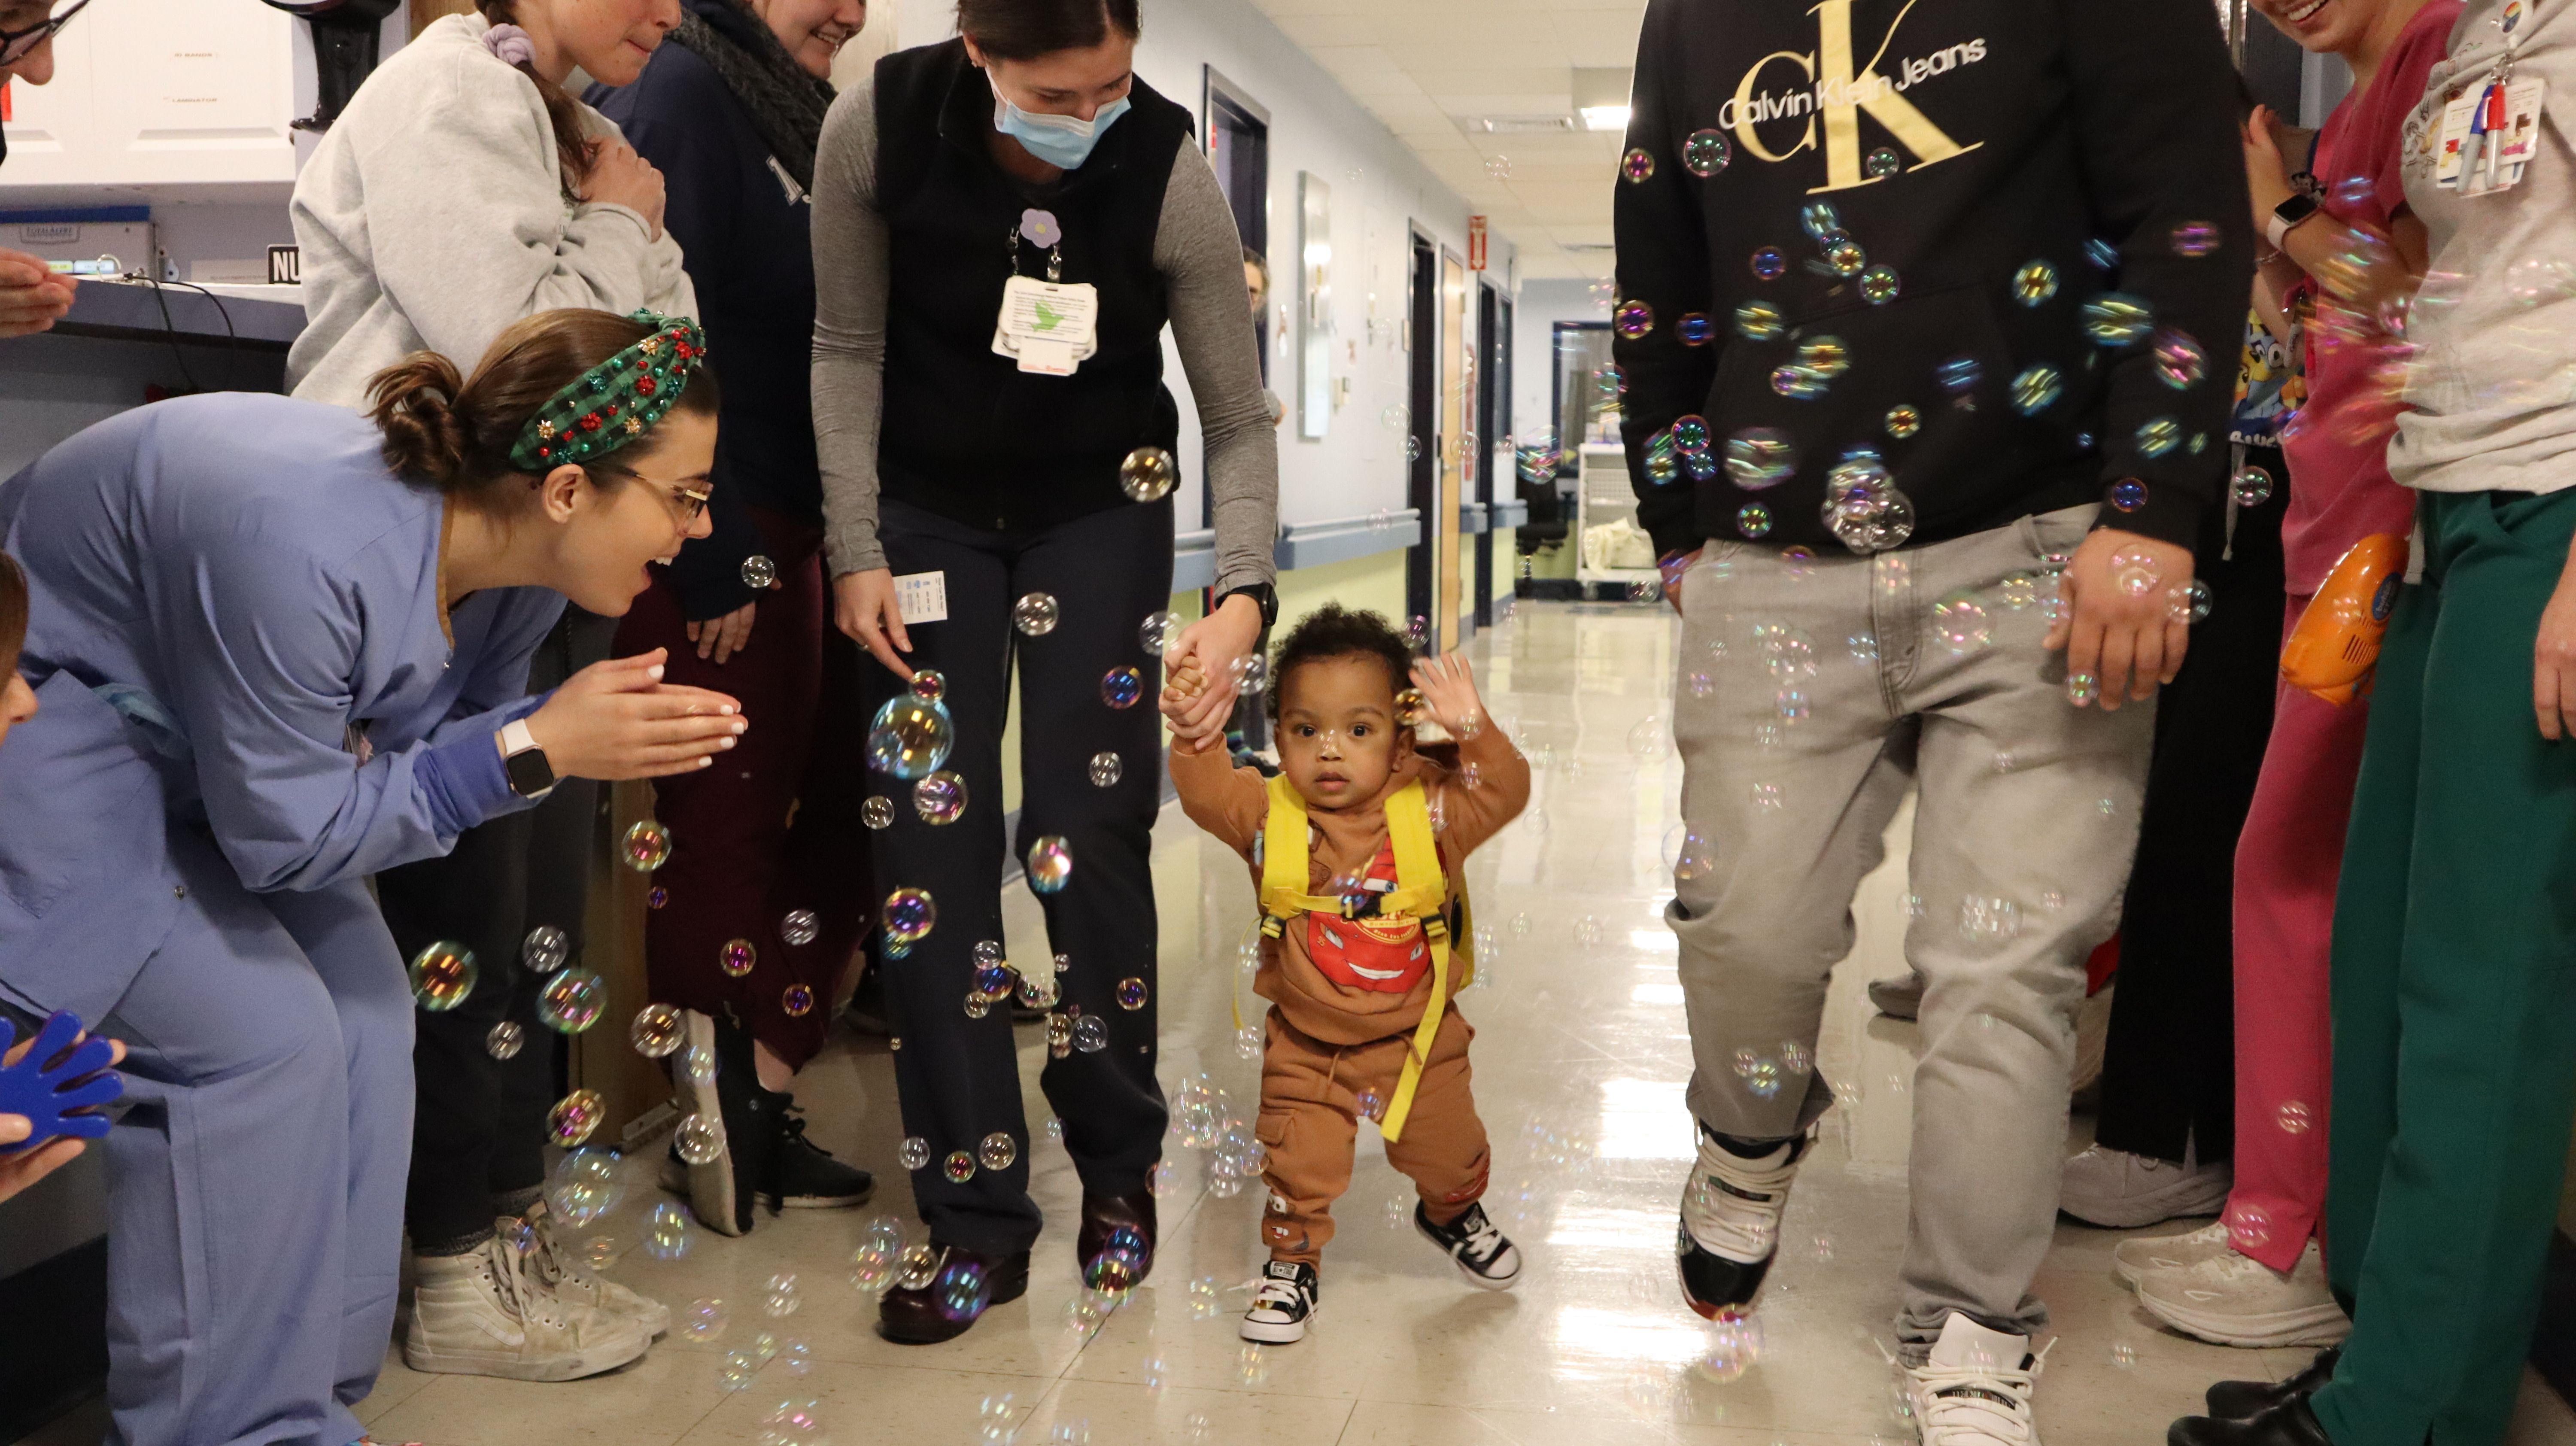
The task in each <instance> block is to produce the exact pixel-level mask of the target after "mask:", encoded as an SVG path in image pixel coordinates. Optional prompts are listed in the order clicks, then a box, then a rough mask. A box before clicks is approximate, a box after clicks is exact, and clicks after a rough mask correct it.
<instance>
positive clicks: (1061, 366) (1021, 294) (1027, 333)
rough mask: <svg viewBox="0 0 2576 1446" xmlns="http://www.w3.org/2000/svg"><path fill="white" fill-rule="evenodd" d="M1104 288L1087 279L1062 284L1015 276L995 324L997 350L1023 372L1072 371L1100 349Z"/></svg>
mask: <svg viewBox="0 0 2576 1446" xmlns="http://www.w3.org/2000/svg"><path fill="white" fill-rule="evenodd" d="M1099 338H1100V291H1099V289H1098V288H1097V287H1094V286H1093V285H1091V283H1089V282H1087V281H1076V282H1067V283H1058V282H1052V281H1040V280H1038V279H1037V278H1036V277H1034V276H1014V277H1012V278H1011V279H1010V280H1009V281H1006V282H1004V283H1003V284H1002V315H1001V318H1000V319H999V320H998V321H996V322H995V323H994V326H993V350H994V351H995V352H996V353H998V354H1000V355H1002V356H1006V357H1013V358H1016V359H1017V360H1018V361H1019V364H1020V370H1022V371H1024V372H1037V373H1040V374H1043V375H1046V376H1056V377H1066V376H1071V375H1073V370H1074V368H1075V367H1077V366H1080V365H1081V364H1082V360H1083V358H1085V357H1088V356H1090V355H1091V354H1092V353H1093V352H1095V351H1098V350H1099V349H1100V339H1099Z"/></svg>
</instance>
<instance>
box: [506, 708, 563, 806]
mask: <svg viewBox="0 0 2576 1446" xmlns="http://www.w3.org/2000/svg"><path fill="white" fill-rule="evenodd" d="M501 770H502V771H503V772H504V773H506V774H508V775H509V778H510V791H511V792H512V793H515V794H517V795H518V796H520V797H521V798H543V797H545V796H546V793H547V791H548V790H550V789H552V788H553V787H554V786H555V768H554V765H553V764H551V763H548V762H547V761H546V750H544V749H542V748H539V747H538V746H537V740H536V737H535V735H533V734H531V733H530V732H528V720H527V719H525V718H513V719H511V720H510V721H509V722H507V723H504V724H502V725H501Z"/></svg>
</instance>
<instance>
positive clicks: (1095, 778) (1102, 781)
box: [1091, 751, 1127, 788]
mask: <svg viewBox="0 0 2576 1446" xmlns="http://www.w3.org/2000/svg"><path fill="white" fill-rule="evenodd" d="M1126 771H1127V766H1126V765H1125V764H1123V763H1121V762H1119V761H1118V755H1117V754H1115V753H1110V752H1107V751H1103V752H1099V753H1095V754H1093V755H1091V786H1092V787H1094V788H1113V787H1115V786H1117V783H1118V780H1119V778H1120V777H1121V776H1123V775H1124V774H1125V773H1126Z"/></svg>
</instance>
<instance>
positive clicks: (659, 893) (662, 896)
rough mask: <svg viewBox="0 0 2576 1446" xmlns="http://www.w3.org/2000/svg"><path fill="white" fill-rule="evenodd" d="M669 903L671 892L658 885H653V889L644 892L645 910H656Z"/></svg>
mask: <svg viewBox="0 0 2576 1446" xmlns="http://www.w3.org/2000/svg"><path fill="white" fill-rule="evenodd" d="M669 902H671V891H670V890H669V889H666V888H663V887H662V886H661V885H659V884H655V885H654V886H653V887H651V888H649V889H646V890H645V891H644V907H645V908H648V909H658V908H660V907H662V906H663V905H664V904H667V903H669Z"/></svg>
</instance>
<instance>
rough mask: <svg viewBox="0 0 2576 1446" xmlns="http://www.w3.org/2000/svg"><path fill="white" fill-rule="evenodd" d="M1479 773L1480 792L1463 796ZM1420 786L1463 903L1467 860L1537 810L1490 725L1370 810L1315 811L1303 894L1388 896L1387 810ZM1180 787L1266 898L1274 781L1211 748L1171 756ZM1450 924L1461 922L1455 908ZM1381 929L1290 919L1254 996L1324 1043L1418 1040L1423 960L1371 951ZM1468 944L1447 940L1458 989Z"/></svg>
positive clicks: (1388, 790) (1395, 781)
mask: <svg viewBox="0 0 2576 1446" xmlns="http://www.w3.org/2000/svg"><path fill="white" fill-rule="evenodd" d="M1471 767H1472V768H1473V769H1474V770H1475V772H1474V774H1473V775H1472V776H1473V777H1474V779H1475V786H1474V787H1472V788H1471V787H1468V786H1467V779H1468V777H1470V775H1469V774H1468V772H1467V770H1468V769H1469V768H1471ZM1416 778H1419V779H1421V780H1422V787H1423V790H1424V792H1425V793H1427V794H1428V795H1429V798H1428V799H1427V802H1428V803H1429V804H1430V807H1431V817H1432V821H1433V833H1432V840H1433V842H1434V844H1435V845H1437V847H1438V849H1439V852H1440V868H1441V871H1442V872H1443V873H1444V874H1446V875H1447V876H1448V880H1449V901H1450V903H1451V904H1452V905H1453V906H1454V905H1455V904H1456V902H1457V900H1458V898H1459V896H1460V895H1461V894H1462V893H1463V892H1464V889H1465V878H1464V876H1463V870H1464V866H1465V862H1466V858H1467V855H1468V854H1469V853H1470V852H1471V851H1473V850H1474V849H1475V847H1476V846H1477V845H1478V844H1481V843H1483V842H1484V841H1485V840H1487V839H1489V838H1492V837H1493V836H1494V834H1495V833H1496V832H1497V831H1498V830H1500V829H1501V828H1502V827H1503V825H1505V824H1507V823H1510V822H1511V821H1512V819H1513V818H1514V817H1516V816H1517V815H1518V814H1519V813H1520V811H1521V808H1522V806H1523V805H1524V804H1526V803H1528V802H1529V792H1530V771H1529V760H1527V759H1525V758H1523V757H1521V754H1520V750H1518V749H1516V748H1514V747H1513V746H1512V741H1511V739H1509V738H1507V737H1505V736H1504V734H1503V731H1502V730H1501V729H1500V728H1497V727H1495V726H1493V725H1492V724H1490V723H1488V724H1487V725H1486V727H1485V728H1484V730H1483V731H1481V732H1479V733H1478V734H1477V735H1476V736H1475V737H1474V738H1472V739H1470V740H1468V741H1467V742H1465V743H1461V744H1457V745H1455V749H1454V758H1453V756H1452V749H1451V748H1450V747H1449V746H1446V745H1441V746H1435V747H1434V748H1433V749H1432V750H1431V752H1430V753H1428V754H1425V753H1415V754H1413V755H1411V756H1410V757H1408V758H1407V759H1406V760H1405V761H1403V762H1402V763H1399V764H1398V765H1397V766H1396V770H1395V773H1394V775H1393V776H1392V777H1390V778H1389V779H1388V780H1387V783H1386V787H1384V788H1383V789H1381V790H1379V791H1378V793H1377V794H1376V795H1375V796H1374V797H1372V798H1370V799H1368V800H1367V801H1366V802H1363V803H1358V804H1353V805H1351V806H1349V807H1347V808H1338V809H1327V808H1318V807H1316V806H1314V805H1313V804H1311V803H1310V804H1308V805H1307V814H1306V816H1307V819H1308V821H1309V824H1310V828H1309V831H1308V834H1307V840H1308V843H1307V885H1306V892H1308V893H1310V894H1326V893H1339V892H1343V890H1342V889H1340V888H1329V887H1327V886H1328V884H1330V883H1331V882H1332V881H1334V880H1337V879H1338V880H1344V881H1350V880H1357V879H1369V880H1373V881H1375V882H1377V883H1378V884H1379V885H1380V886H1381V887H1382V888H1383V887H1392V885H1393V882H1394V878H1395V863H1394V854H1393V845H1392V843H1391V842H1390V839H1389V836H1388V833H1387V826H1386V801H1387V799H1389V798H1391V797H1393V796H1394V795H1395V793H1396V791H1397V790H1399V789H1401V788H1402V787H1403V786H1404V785H1405V784H1406V783H1408V782H1410V781H1412V780H1413V779H1416ZM1172 782H1173V783H1174V785H1176V786H1177V787H1178V789H1179V790H1180V795H1181V807H1182V808H1183V809H1184V810H1186V811H1187V812H1188V813H1189V816H1190V818H1191V819H1192V820H1193V821H1195V822H1196V823H1197V824H1198V826H1199V827H1201V828H1203V829H1206V830H1207V831H1208V832H1209V833H1211V834H1213V835H1215V836H1216V837H1217V838H1218V839H1220V840H1222V841H1223V842H1224V843H1225V846H1226V847H1228V848H1230V849H1232V850H1234V851H1235V852H1236V853H1237V854H1239V855H1241V856H1242V857H1243V859H1244V860H1245V862H1246V863H1248V864H1250V865H1251V868H1252V886H1253V887H1254V888H1255V889H1258V888H1260V887H1261V865H1260V864H1259V863H1258V862H1255V861H1254V848H1253V846H1254V842H1255V841H1256V840H1258V839H1259V838H1260V837H1261V828H1262V824H1263V822H1264V821H1265V820H1266V819H1267V818H1268V817H1269V814H1270V792H1269V781H1268V780H1267V779H1264V778H1263V777H1262V776H1261V775H1260V774H1259V773H1258V772H1256V771H1254V770H1253V769H1249V768H1234V767H1231V766H1229V764H1228V760H1227V758H1226V755H1225V752H1224V750H1223V749H1221V748H1211V749H1209V750H1208V751H1207V752H1205V753H1195V754H1185V753H1179V752H1175V753H1173V754H1172ZM1451 917H1452V919H1455V918H1456V917H1457V914H1456V913H1455V911H1454V908H1453V911H1452V914H1451ZM1373 922H1375V921H1370V920H1346V919H1342V918H1339V917H1330V916H1324V915H1314V914H1309V915H1305V916H1302V917H1299V918H1295V919H1291V920H1289V921H1288V927H1287V930H1286V932H1285V934H1284V935H1283V936H1282V937H1280V938H1277V939H1273V938H1269V937H1267V936H1264V937H1263V939H1262V941H1261V972H1260V973H1259V974H1258V975H1257V976H1255V978H1254V979H1253V982H1252V989H1253V992H1254V993H1256V994H1258V995H1260V996H1261V997H1262V998H1264V999H1267V1000H1269V1001H1270V1002H1272V1003H1273V1004H1276V1005H1278V1006H1279V1008H1280V1011H1281V1012H1282V1013H1284V1014H1285V1015H1286V1016H1287V1018H1288V1023H1290V1024H1291V1025H1294V1026H1295V1027H1296V1028H1297V1030H1298V1031H1299V1032H1300V1033H1303V1034H1306V1035H1308V1036H1310V1037H1312V1038H1315V1039H1318V1040H1322V1041H1323V1042H1325V1043H1327V1044H1343V1045H1348V1044H1365V1043H1368V1042H1369V1041H1371V1040H1377V1039H1385V1038H1387V1037H1389V1036H1390V1035H1398V1034H1404V1033H1408V1032H1410V1031H1411V1030H1412V1029H1413V1028H1414V1027H1415V1026H1416V1025H1418V1024H1420V1023H1421V1022H1422V1012H1423V1010H1424V1009H1426V1008H1428V1007H1429V1006H1430V1003H1431V975H1430V970H1429V968H1428V965H1427V962H1426V961H1427V955H1425V954H1422V953H1420V952H1419V946H1418V944H1410V943H1408V944H1401V945H1380V944H1376V943H1374V942H1373V941H1372V939H1371V938H1370V935H1371V933H1373V932H1375V931H1372V930H1367V929H1363V928H1362V927H1360V926H1362V925H1366V924H1370V923H1373ZM1395 922H1396V921H1394V920H1388V921H1386V923H1387V924H1394V923H1395ZM1468 945H1469V941H1468V940H1467V939H1466V938H1464V937H1453V938H1452V939H1451V941H1450V962H1449V977H1450V987H1451V988H1452V989H1453V990H1454V989H1455V988H1456V987H1457V980H1458V977H1459V972H1460V968H1461V963H1462V961H1464V960H1465V959H1466V958H1467V954H1468ZM1389 951H1391V952H1389ZM1408 963H1409V965H1410V967H1406V966H1407V965H1408ZM1372 965H1379V966H1385V967H1379V968H1372V967H1371V966H1372Z"/></svg>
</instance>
